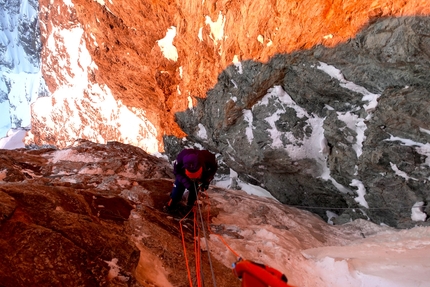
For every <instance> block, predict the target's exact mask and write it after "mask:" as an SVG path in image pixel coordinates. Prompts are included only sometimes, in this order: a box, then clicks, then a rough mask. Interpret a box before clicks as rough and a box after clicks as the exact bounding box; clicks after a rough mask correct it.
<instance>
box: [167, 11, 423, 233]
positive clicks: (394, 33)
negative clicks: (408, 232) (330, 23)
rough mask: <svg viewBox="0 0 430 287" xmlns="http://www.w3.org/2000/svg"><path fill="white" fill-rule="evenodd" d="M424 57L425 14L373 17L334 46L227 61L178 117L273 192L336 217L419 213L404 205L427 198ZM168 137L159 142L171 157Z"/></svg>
mask: <svg viewBox="0 0 430 287" xmlns="http://www.w3.org/2000/svg"><path fill="white" fill-rule="evenodd" d="M429 64H430V19H429V18H428V17H401V18H386V19H380V20H377V21H375V22H373V23H370V24H369V25H368V26H367V27H365V28H364V29H363V30H362V31H361V32H360V33H359V34H358V35H357V36H356V37H355V38H353V39H350V40H349V41H347V42H346V43H345V44H342V45H339V46H337V47H334V48H326V47H323V46H318V47H315V48H313V49H311V50H309V51H304V52H295V53H292V54H279V55H276V56H275V57H273V58H271V59H270V60H269V61H268V62H267V63H258V62H253V61H245V62H242V63H241V67H238V66H234V65H231V66H229V67H228V68H227V69H225V70H224V71H223V72H222V73H221V74H220V76H219V77H218V83H217V84H216V85H215V87H214V88H213V89H211V90H210V91H209V92H208V94H207V98H206V99H204V100H201V101H199V104H198V105H197V107H196V108H195V109H193V110H188V111H186V112H182V113H177V115H176V119H177V121H178V123H179V125H180V126H181V128H182V129H183V130H184V131H185V132H186V133H187V134H188V135H189V137H188V139H189V140H190V141H191V142H196V143H199V144H201V145H203V146H204V147H206V148H209V149H211V150H213V151H215V152H218V153H220V154H221V155H222V159H223V162H225V164H226V165H227V166H228V167H230V168H232V169H234V170H235V171H236V172H238V173H239V175H240V177H242V179H245V180H247V181H248V182H251V183H253V184H257V185H260V186H262V187H264V188H266V189H268V190H269V191H270V192H271V193H272V194H273V195H274V196H275V197H276V198H278V199H279V200H280V201H281V202H284V203H286V204H292V205H299V206H308V207H309V209H310V210H312V211H314V212H317V213H318V214H320V215H321V216H323V217H325V216H326V215H325V210H324V209H319V208H322V207H327V208H330V207H331V208H333V209H332V210H333V211H334V212H336V213H338V214H342V213H343V216H342V217H340V218H339V219H338V220H339V222H344V221H345V220H350V219H354V218H358V217H362V218H370V219H371V220H372V221H375V222H377V223H385V224H389V225H392V226H397V227H409V226H413V225H415V224H417V223H418V224H426V223H423V222H421V221H420V222H416V221H412V220H411V210H412V209H411V208H412V206H413V205H414V204H415V203H416V202H423V203H424V205H426V204H427V202H428V200H429V199H430V192H429V190H430V185H429V183H428V180H429V175H430V172H429V171H430V166H429V159H428V157H429V156H430V155H429V144H428V142H429V140H430V133H429V131H430V115H429V112H430V109H429V104H430V97H429V94H430V85H429V83H430V69H429V68H430V65H429ZM333 68H335V69H336V70H337V71H338V73H341V75H343V78H342V77H339V76H336V73H334V74H333V72H327V71H328V70H329V69H332V71H333ZM275 86H277V88H275V89H272V88H274V87H275ZM269 89H272V90H269ZM285 93H286V94H285ZM268 94H271V96H270V95H268ZM376 100H377V102H376ZM274 116H275V118H272V119H271V118H270V117H274ZM351 121H352V122H351ZM251 130H252V132H251ZM250 132H251V133H252V136H251V137H250V136H249V133H250ZM203 135H204V136H203ZM274 137H277V138H276V139H275V140H274ZM318 141H319V142H318ZM174 142H175V140H172V139H170V138H166V141H165V143H166V145H167V152H168V153H169V150H170V151H172V152H171V157H172V158H173V156H174V152H173V151H176V150H177V149H178V148H177V147H176V148H175V147H173V146H174V144H173V143H174ZM176 142H178V141H176ZM176 146H177V145H176ZM317 150H318V152H316V151H317ZM401 172H404V173H405V174H406V175H402V174H400V173H401ZM363 188H364V190H365V195H364V197H362V199H361V200H360V199H359V198H360V193H361V191H360V189H363ZM363 199H364V200H365V201H366V202H367V204H368V208H367V207H366V206H363ZM316 207H318V208H316ZM348 207H349V208H351V209H344V208H348ZM337 208H341V209H337ZM352 208H358V209H356V210H353V209H352ZM360 210H361V211H360ZM421 211H424V212H430V208H427V209H422V210H421Z"/></svg>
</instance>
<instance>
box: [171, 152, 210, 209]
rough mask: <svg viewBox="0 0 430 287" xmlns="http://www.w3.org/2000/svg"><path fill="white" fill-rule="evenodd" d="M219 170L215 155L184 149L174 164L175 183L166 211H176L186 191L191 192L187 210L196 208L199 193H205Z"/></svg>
mask: <svg viewBox="0 0 430 287" xmlns="http://www.w3.org/2000/svg"><path fill="white" fill-rule="evenodd" d="M217 169H218V164H217V161H216V158H215V155H214V154H212V153H211V152H209V151H207V150H197V149H184V150H182V151H181V152H180V153H179V154H178V156H177V157H176V160H175V161H174V163H173V173H174V174H175V183H174V185H173V190H172V192H171V193H170V200H169V202H168V203H167V206H166V210H167V211H168V212H171V211H174V210H175V209H176V208H177V207H178V206H177V205H178V203H179V202H180V201H181V199H182V195H183V194H184V192H185V189H187V190H188V191H189V193H188V200H187V207H186V210H187V211H189V210H191V209H192V207H193V206H194V202H195V201H196V199H197V191H199V190H200V191H205V190H207V189H208V188H209V184H210V182H211V181H212V180H213V178H214V175H215V173H216V171H217Z"/></svg>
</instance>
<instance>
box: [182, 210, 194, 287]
mask: <svg viewBox="0 0 430 287" xmlns="http://www.w3.org/2000/svg"><path fill="white" fill-rule="evenodd" d="M190 212H191V211H190ZM190 212H188V213H187V214H186V215H185V216H184V217H183V218H182V219H181V220H180V221H179V227H180V230H181V237H182V247H183V248H184V256H185V264H186V266H187V273H188V281H189V282H190V286H191V287H193V282H192V280H191V271H190V265H189V263H188V256H187V247H186V245H185V235H184V231H183V229H182V221H183V220H184V219H185V218H187V216H188V214H190Z"/></svg>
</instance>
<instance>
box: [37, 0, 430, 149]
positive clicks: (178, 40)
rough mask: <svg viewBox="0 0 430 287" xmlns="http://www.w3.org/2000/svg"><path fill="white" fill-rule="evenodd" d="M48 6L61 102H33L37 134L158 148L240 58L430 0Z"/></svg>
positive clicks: (349, 32) (49, 78)
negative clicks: (178, 117) (183, 114)
mask: <svg viewBox="0 0 430 287" xmlns="http://www.w3.org/2000/svg"><path fill="white" fill-rule="evenodd" d="M39 6H40V19H39V20H40V23H41V25H40V28H41V35H42V43H43V48H42V53H41V61H42V73H43V76H44V79H45V81H46V83H47V86H48V88H49V91H50V93H51V97H52V101H49V100H45V101H43V103H39V104H37V105H35V106H34V107H33V114H32V133H33V134H34V141H35V142H36V143H37V144H39V145H41V144H54V145H56V146H58V147H66V146H68V145H70V144H71V143H72V142H73V141H74V140H75V139H78V138H84V139H88V140H92V141H95V142H101V143H106V142H107V141H109V140H115V141H120V142H124V143H130V144H133V145H136V146H139V147H141V148H143V149H145V150H147V151H149V152H154V151H164V143H163V136H164V135H174V136H176V137H183V136H185V135H186V134H185V133H184V131H183V130H182V129H181V128H180V127H179V126H178V125H177V123H176V121H175V113H176V112H178V111H184V110H185V109H187V108H189V107H192V106H193V105H195V104H196V101H197V99H198V98H205V97H206V96H207V92H208V90H210V89H212V88H213V87H214V86H215V85H216V84H217V78H218V75H219V74H220V73H222V71H224V70H225V69H226V68H227V67H228V66H229V65H231V64H232V63H233V62H235V63H237V62H241V61H248V60H252V61H259V62H266V61H268V60H269V59H270V58H271V57H273V56H274V55H276V54H279V53H291V52H293V51H298V50H304V49H309V48H311V47H314V46H316V45H319V44H323V45H325V46H329V47H332V46H335V45H337V44H339V43H342V42H345V41H347V40H348V39H350V38H352V37H354V36H355V34H356V33H357V32H358V31H359V30H360V29H361V27H362V26H363V25H365V24H366V23H368V21H369V20H370V19H375V18H378V17H388V16H411V15H417V14H419V15H426V14H429V13H430V8H429V7H428V5H427V3H426V1H425V0H414V1H400V0H399V1H391V2H390V4H387V3H386V1H373V0H372V1H371V0H366V1H361V2H360V3H343V2H342V1H335V2H327V1H325V0H318V1H316V2H315V1H289V2H288V3H283V2H282V3H281V2H276V1H275V2H274V1H269V0H265V1H259V2H258V4H256V2H255V1H251V0H244V1H236V2H235V3H234V4H233V3H227V2H223V1H215V0H212V1H194V0H191V1H190V0H188V1H182V2H181V3H180V4H177V5H176V4H175V5H173V4H171V2H170V1H149V2H148V1H146V2H145V1H127V3H122V2H120V3H113V2H112V3H111V2H109V1H83V0H74V1H69V2H67V3H65V2H63V1H56V0H54V1H48V0H41V1H40V3H39ZM100 101H101V102H105V103H106V104H105V105H102V106H100V105H98V104H97V103H98V102H100ZM130 114H132V115H130ZM78 119H79V120H78ZM48 122H49V124H47V123H48ZM65 133H67V136H64V134H65Z"/></svg>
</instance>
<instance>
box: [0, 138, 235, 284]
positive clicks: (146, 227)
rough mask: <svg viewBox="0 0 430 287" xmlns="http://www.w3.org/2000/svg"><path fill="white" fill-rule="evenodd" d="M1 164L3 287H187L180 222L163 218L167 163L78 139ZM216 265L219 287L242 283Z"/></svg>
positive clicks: (0, 154) (6, 157)
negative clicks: (68, 145) (63, 146)
mask: <svg viewBox="0 0 430 287" xmlns="http://www.w3.org/2000/svg"><path fill="white" fill-rule="evenodd" d="M0 163H1V170H0V252H1V254H2V256H1V258H0V282H1V286H5V287H12V286H14V287H18V286H135V287H137V286H186V285H187V284H188V279H187V270H186V268H185V264H184V262H183V249H182V248H183V247H182V246H183V245H182V244H183V243H182V242H181V239H180V235H179V233H178V222H177V221H175V220H172V219H169V218H168V217H167V216H166V214H163V213H162V206H163V204H165V203H166V202H167V200H168V198H169V192H170V191H171V188H172V179H171V178H172V171H171V165H170V164H169V163H168V162H167V161H166V160H165V159H159V158H156V157H154V156H151V155H149V154H147V153H146V152H144V151H143V150H141V149H139V148H136V147H134V146H130V145H125V144H121V143H116V142H112V143H109V144H107V145H101V144H95V143H91V142H87V141H80V142H77V143H76V144H75V145H74V146H73V147H70V148H67V149H63V150H56V149H39V150H25V149H21V150H11V151H7V150H1V151H0ZM188 232H191V233H188ZM185 236H186V237H185V238H192V236H193V235H192V230H191V231H185ZM188 236H189V237H188ZM184 244H186V245H187V246H188V248H189V249H190V250H192V248H193V243H192V240H188V239H187V242H185V243H184ZM203 261H204V264H205V266H206V267H207V266H209V264H208V262H207V260H206V259H204V260H203ZM192 263H193V261H192V260H190V264H192ZM206 267H205V270H204V276H207V278H209V277H210V273H209V272H210V270H206ZM213 267H214V272H215V274H217V277H218V278H219V279H218V280H219V282H220V284H221V286H234V284H236V283H237V278H235V277H234V276H233V274H232V272H231V270H229V269H228V268H227V267H225V266H224V265H223V264H222V263H220V262H219V261H216V260H214V262H213ZM160 282H161V283H160ZM162 282H164V283H162Z"/></svg>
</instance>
